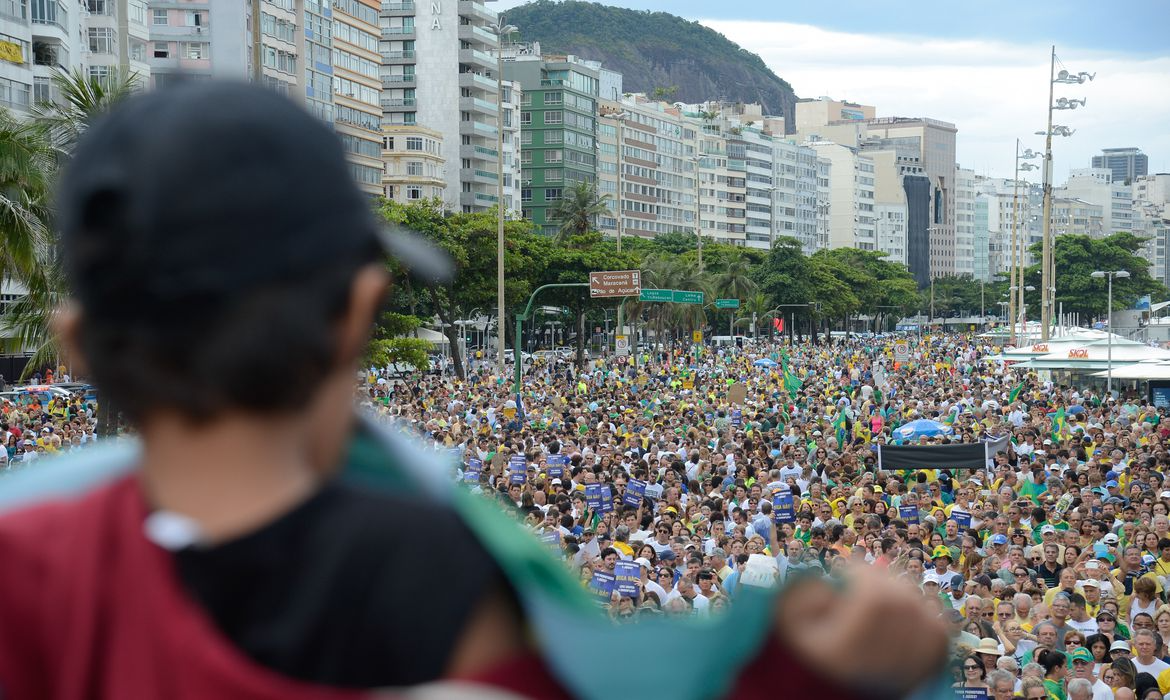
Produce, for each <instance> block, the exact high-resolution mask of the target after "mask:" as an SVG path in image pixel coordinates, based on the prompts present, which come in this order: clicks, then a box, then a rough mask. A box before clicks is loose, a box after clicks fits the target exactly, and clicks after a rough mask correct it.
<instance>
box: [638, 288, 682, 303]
mask: <svg viewBox="0 0 1170 700" xmlns="http://www.w3.org/2000/svg"><path fill="white" fill-rule="evenodd" d="M673 298H674V294H673V293H672V292H671V290H669V289H643V290H642V293H641V294H639V295H638V301H670V300H671V299H673Z"/></svg>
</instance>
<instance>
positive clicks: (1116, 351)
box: [1019, 338, 1170, 370]
mask: <svg viewBox="0 0 1170 700" xmlns="http://www.w3.org/2000/svg"><path fill="white" fill-rule="evenodd" d="M1110 359H1111V355H1110V349H1109V341H1107V340H1096V341H1093V342H1090V343H1086V344H1083V345H1074V346H1072V347H1065V348H1063V349H1060V350H1058V351H1056V352H1051V353H1048V354H1047V355H1041V356H1040V357H1034V358H1032V359H1031V360H1028V361H1027V362H1026V363H1024V364H1022V365H1019V366H1020V367H1024V368H1028V369H1068V370H1102V369H1107V368H1108V367H1109V362H1110ZM1146 360H1170V350H1162V349H1160V348H1153V347H1150V346H1149V345H1146V344H1145V343H1139V342H1137V341H1134V340H1126V339H1124V338H1121V339H1119V338H1114V339H1113V349H1112V362H1113V366H1114V369H1115V370H1116V368H1117V366H1118V365H1132V364H1135V363H1138V362H1144V361H1146Z"/></svg>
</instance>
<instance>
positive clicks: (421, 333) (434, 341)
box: [406, 328, 451, 347]
mask: <svg viewBox="0 0 1170 700" xmlns="http://www.w3.org/2000/svg"><path fill="white" fill-rule="evenodd" d="M406 337H407V338H415V337H417V338H421V339H423V340H425V341H428V342H429V343H430V344H431V345H438V346H439V347H443V346H446V345H450V344H451V341H449V340H447V336H445V335H443V334H442V333H440V332H438V331H433V330H431V329H430V328H419V329H417V330H415V331H413V332H412V333H411V334H410V335H408V336H406Z"/></svg>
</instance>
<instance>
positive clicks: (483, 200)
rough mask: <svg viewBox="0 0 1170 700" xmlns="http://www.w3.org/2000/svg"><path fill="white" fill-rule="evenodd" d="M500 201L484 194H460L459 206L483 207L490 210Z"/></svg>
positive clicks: (493, 196)
mask: <svg viewBox="0 0 1170 700" xmlns="http://www.w3.org/2000/svg"><path fill="white" fill-rule="evenodd" d="M498 201H500V200H499V199H498V198H497V197H496V196H495V195H492V194H484V193H483V192H460V193H459V204H461V205H462V206H465V207H483V208H484V209H489V208H491V207H494V206H495V205H496V202H498Z"/></svg>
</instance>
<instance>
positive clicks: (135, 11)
mask: <svg viewBox="0 0 1170 700" xmlns="http://www.w3.org/2000/svg"><path fill="white" fill-rule="evenodd" d="M127 9H128V10H129V12H128V14H129V16H130V21H131V22H133V23H135V24H146V3H145V2H144V0H130V4H129V5H127Z"/></svg>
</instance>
